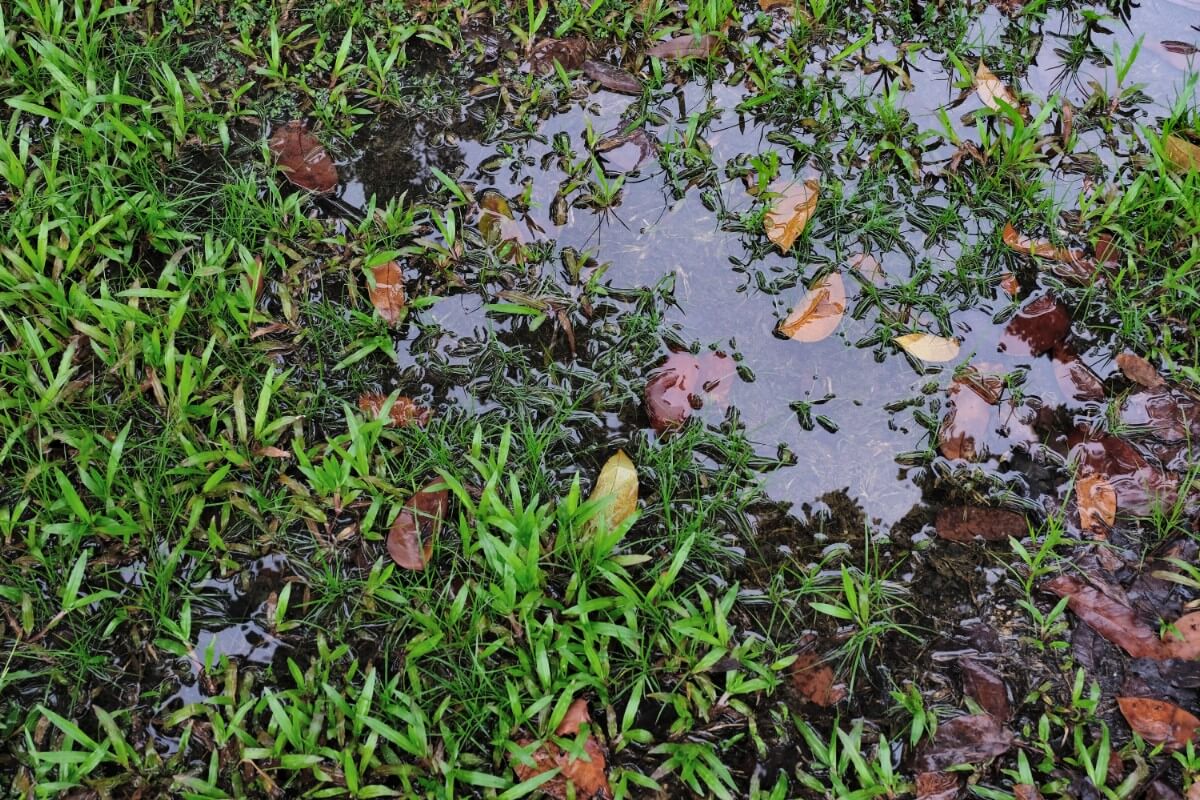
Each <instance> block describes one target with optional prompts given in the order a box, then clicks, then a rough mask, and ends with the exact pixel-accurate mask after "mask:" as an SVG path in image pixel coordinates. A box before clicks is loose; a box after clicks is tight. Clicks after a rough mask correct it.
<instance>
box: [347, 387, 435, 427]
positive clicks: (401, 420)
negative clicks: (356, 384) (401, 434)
mask: <svg viewBox="0 0 1200 800" xmlns="http://www.w3.org/2000/svg"><path fill="white" fill-rule="evenodd" d="M386 402H387V396H386V395H382V394H379V393H378V392H365V393H363V394H360V395H359V396H358V408H359V410H360V411H362V413H363V414H364V415H365V416H368V417H370V418H372V419H378V418H379V415H380V414H382V413H383V405H384V403H386ZM429 416H430V411H429V409H428V408H425V407H424V406H419V405H417V404H416V403H414V402H413V401H412V398H410V397H397V398H396V402H394V403H392V408H391V410H390V411H389V412H388V422H389V424H391V425H395V426H397V427H400V428H403V427H404V426H405V425H413V424H416V425H424V424H425V423H427V422H429Z"/></svg>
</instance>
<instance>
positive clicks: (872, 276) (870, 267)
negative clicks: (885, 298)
mask: <svg viewBox="0 0 1200 800" xmlns="http://www.w3.org/2000/svg"><path fill="white" fill-rule="evenodd" d="M847 266H849V267H850V269H852V270H854V272H855V274H857V275H859V276H860V278H861V279H862V280H864V281H866V282H867V283H870V284H873V285H875V286H885V285H886V284H887V273H886V272H884V269H883V265H882V264H880V263H879V259H877V258H875V256H872V255H870V254H868V253H858V254H857V255H853V256H850V260H849V261H848V262H847Z"/></svg>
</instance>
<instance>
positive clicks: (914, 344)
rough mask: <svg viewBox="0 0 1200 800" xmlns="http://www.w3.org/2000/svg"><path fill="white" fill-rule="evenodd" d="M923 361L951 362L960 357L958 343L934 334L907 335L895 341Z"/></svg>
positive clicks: (898, 337)
mask: <svg viewBox="0 0 1200 800" xmlns="http://www.w3.org/2000/svg"><path fill="white" fill-rule="evenodd" d="M892 341H894V342H895V343H896V344H898V345H900V346H901V347H903V348H904V349H905V350H906V351H908V353H909V354H910V355H913V356H916V357H917V358H919V359H921V360H922V361H950V360H952V359H954V358H956V357H957V356H958V341H957V340H956V339H947V338H945V337H942V336H934V335H933V334H932V333H906V334H905V335H903V336H897V337H896V338H895V339H893V340H892Z"/></svg>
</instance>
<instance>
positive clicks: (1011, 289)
mask: <svg viewBox="0 0 1200 800" xmlns="http://www.w3.org/2000/svg"><path fill="white" fill-rule="evenodd" d="M1000 288H1001V289H1003V290H1004V291H1005V292H1006V293H1007V294H1008V296H1009V297H1016V296H1017V295H1019V294H1020V293H1021V283H1020V281H1018V280H1017V276H1016V275H1013V274H1012V273H1011V272H1006V273H1004V275H1003V276H1002V277H1001V278H1000Z"/></svg>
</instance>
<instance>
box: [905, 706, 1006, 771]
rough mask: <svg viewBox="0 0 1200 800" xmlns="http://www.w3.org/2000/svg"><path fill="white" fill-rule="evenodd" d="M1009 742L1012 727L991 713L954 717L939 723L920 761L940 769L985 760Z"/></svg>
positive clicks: (1002, 750) (924, 766)
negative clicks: (1009, 728)
mask: <svg viewBox="0 0 1200 800" xmlns="http://www.w3.org/2000/svg"><path fill="white" fill-rule="evenodd" d="M1012 745H1013V734H1012V731H1010V730H1008V728H1006V727H1004V725H1002V724H1001V723H1000V721H999V720H997V719H996V718H995V717H993V716H992V715H991V714H971V715H967V716H962V717H955V718H954V719H952V720H949V721H947V722H943V723H941V724H939V725H938V728H937V733H936V734H934V738H933V744H932V745H931V746H930V748H929V749H928V750H927V751H926V752H925V754H924V755H923V756H922V757H921V759H920V762H919V763H920V766H921V769H923V770H924V771H926V772H940V771H941V770H944V769H947V768H949V767H952V766H954V765H955V764H978V763H981V762H984V761H988V760H990V759H993V758H995V757H996V756H999V755H1003V754H1004V753H1006V752H1008V749H1009V748H1010V747H1012Z"/></svg>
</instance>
